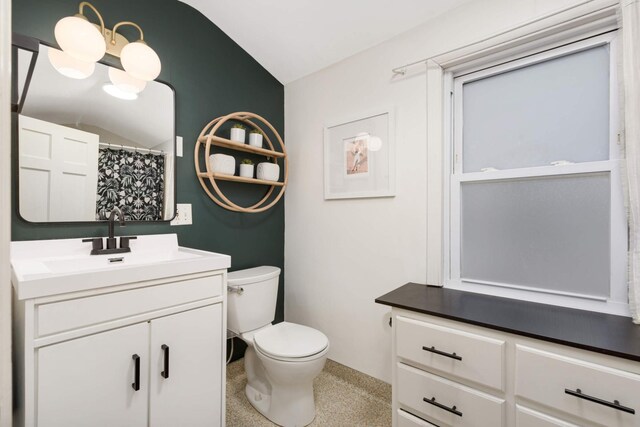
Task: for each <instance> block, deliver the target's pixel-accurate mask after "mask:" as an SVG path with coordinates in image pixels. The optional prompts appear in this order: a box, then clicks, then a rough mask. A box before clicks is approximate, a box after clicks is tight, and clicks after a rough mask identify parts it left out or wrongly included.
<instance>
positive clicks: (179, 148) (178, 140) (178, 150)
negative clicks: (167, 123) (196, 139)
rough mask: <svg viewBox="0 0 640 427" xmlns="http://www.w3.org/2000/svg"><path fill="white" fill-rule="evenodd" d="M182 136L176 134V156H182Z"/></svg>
mask: <svg viewBox="0 0 640 427" xmlns="http://www.w3.org/2000/svg"><path fill="white" fill-rule="evenodd" d="M182 142H183V141H182V137H181V136H176V157H182Z"/></svg>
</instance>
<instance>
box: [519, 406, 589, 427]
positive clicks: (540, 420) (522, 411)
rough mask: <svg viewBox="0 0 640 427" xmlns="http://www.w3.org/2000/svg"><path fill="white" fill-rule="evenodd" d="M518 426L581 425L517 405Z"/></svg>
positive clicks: (566, 426) (561, 426)
mask: <svg viewBox="0 0 640 427" xmlns="http://www.w3.org/2000/svg"><path fill="white" fill-rule="evenodd" d="M516 427H579V426H577V425H575V424H571V423H568V422H566V421H562V420H559V419H557V418H553V417H551V416H549V415H546V414H541V413H540V412H536V411H534V410H532V409H529V408H525V407H523V406H520V405H516Z"/></svg>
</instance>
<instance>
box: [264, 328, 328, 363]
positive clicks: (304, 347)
mask: <svg viewBox="0 0 640 427" xmlns="http://www.w3.org/2000/svg"><path fill="white" fill-rule="evenodd" d="M253 342H254V343H255V344H256V345H257V346H258V347H260V350H262V352H264V353H266V354H268V355H270V356H273V357H276V358H279V357H282V358H302V357H307V356H312V355H314V354H317V353H320V352H321V351H322V350H324V349H325V348H327V346H328V345H329V339H328V338H327V336H326V335H325V334H323V333H322V332H320V331H318V330H316V329H313V328H310V327H308V326H303V325H297V324H295V323H288V322H282V323H278V324H277V325H273V326H271V327H269V328H266V329H264V330H262V331H260V332H258V333H256V334H255V335H254V337H253Z"/></svg>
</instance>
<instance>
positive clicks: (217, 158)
mask: <svg viewBox="0 0 640 427" xmlns="http://www.w3.org/2000/svg"><path fill="white" fill-rule="evenodd" d="M209 168H210V169H211V171H212V172H214V173H220V174H223V175H234V174H235V172H236V159H235V158H234V157H233V156H229V155H227V154H220V153H218V154H212V155H210V156H209Z"/></svg>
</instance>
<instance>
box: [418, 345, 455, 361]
mask: <svg viewBox="0 0 640 427" xmlns="http://www.w3.org/2000/svg"><path fill="white" fill-rule="evenodd" d="M422 349H423V350H424V351H429V352H431V353H435V354H439V355H440V356H445V357H449V358H451V359H456V360H462V356H458V355H457V354H456V353H455V352H453V353H447V352H445V351H441V350H437V349H436V348H435V347H434V346H431V347H426V346H422Z"/></svg>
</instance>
